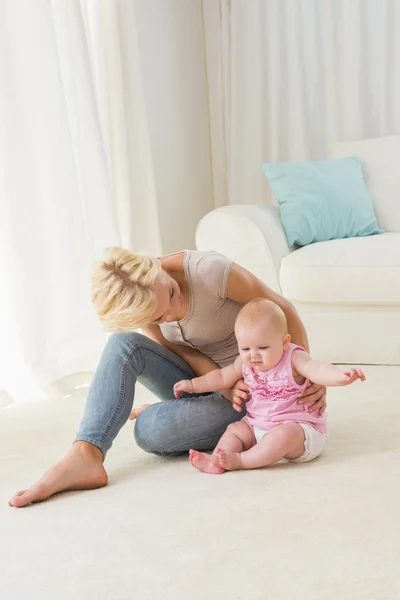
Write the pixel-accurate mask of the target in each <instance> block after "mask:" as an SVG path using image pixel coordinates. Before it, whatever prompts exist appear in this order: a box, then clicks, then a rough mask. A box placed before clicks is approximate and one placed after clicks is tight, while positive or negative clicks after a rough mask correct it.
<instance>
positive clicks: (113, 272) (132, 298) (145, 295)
mask: <svg viewBox="0 0 400 600" xmlns="http://www.w3.org/2000/svg"><path fill="white" fill-rule="evenodd" d="M161 270H162V268H161V263H160V261H159V260H158V259H157V258H153V257H152V256H149V255H148V254H145V253H140V254H135V253H134V252H131V251H130V250H125V249H124V248H118V247H114V248H107V249H106V250H105V253H104V258H103V260H101V261H99V262H98V263H96V265H95V267H94V269H93V276H92V301H93V304H94V307H95V309H96V311H97V314H98V315H99V318H100V321H101V323H102V324H103V328H104V329H105V330H106V331H114V332H117V333H121V332H124V331H133V330H135V329H139V328H140V327H145V326H146V325H148V324H149V323H150V322H151V318H152V315H153V313H154V311H155V309H156V305H157V298H156V295H155V293H154V289H153V286H154V283H155V281H156V278H157V275H159V273H160V272H161Z"/></svg>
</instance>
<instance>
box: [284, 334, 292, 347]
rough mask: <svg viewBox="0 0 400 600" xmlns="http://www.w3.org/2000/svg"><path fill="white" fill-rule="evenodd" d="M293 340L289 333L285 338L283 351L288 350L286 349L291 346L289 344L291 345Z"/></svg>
mask: <svg viewBox="0 0 400 600" xmlns="http://www.w3.org/2000/svg"><path fill="white" fill-rule="evenodd" d="M291 339H292V338H291V337H290V334H289V333H287V334H286V335H285V337H284V338H283V349H284V350H286V348H287V347H288V346H289V344H290V340H291Z"/></svg>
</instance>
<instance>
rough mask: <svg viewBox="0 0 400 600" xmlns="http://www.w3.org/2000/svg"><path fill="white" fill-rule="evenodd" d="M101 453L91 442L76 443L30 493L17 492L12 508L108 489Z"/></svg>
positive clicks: (28, 490)
mask: <svg viewBox="0 0 400 600" xmlns="http://www.w3.org/2000/svg"><path fill="white" fill-rule="evenodd" d="M107 482H108V477H107V473H106V471H105V469H104V467H103V454H102V452H101V451H100V450H99V449H98V448H96V446H93V445H92V444H89V443H88V442H75V444H74V445H73V446H72V448H71V449H70V450H69V452H68V453H67V454H66V455H65V456H64V458H62V459H61V460H60V461H59V462H58V463H56V464H55V465H54V467H52V468H51V469H50V470H49V471H47V473H45V474H44V475H43V477H42V478H41V479H40V480H39V481H38V482H37V483H35V485H33V486H32V487H30V488H29V489H27V490H22V491H20V492H17V493H16V494H15V495H14V496H13V497H12V498H11V500H10V501H9V503H8V504H9V506H15V507H16V508H21V507H22V506H26V505H27V504H31V503H32V502H42V501H43V500H47V499H48V498H50V496H53V494H56V493H57V492H63V491H67V490H91V489H94V488H99V487H104V486H105V485H107Z"/></svg>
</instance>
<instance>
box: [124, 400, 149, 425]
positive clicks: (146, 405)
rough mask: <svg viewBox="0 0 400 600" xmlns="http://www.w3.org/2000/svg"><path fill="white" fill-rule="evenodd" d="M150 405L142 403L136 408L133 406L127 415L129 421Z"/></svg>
mask: <svg viewBox="0 0 400 600" xmlns="http://www.w3.org/2000/svg"><path fill="white" fill-rule="evenodd" d="M148 406H150V404H142V406H138V408H134V409H133V410H132V411H131V414H130V415H129V418H130V420H131V421H134V420H135V419H137V418H138V416H139V415H140V413H142V412H143V411H144V410H146V408H147V407H148Z"/></svg>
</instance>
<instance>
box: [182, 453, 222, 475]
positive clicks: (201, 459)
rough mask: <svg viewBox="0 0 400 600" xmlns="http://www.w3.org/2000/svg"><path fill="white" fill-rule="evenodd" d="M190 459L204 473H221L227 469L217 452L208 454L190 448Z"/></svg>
mask: <svg viewBox="0 0 400 600" xmlns="http://www.w3.org/2000/svg"><path fill="white" fill-rule="evenodd" d="M189 460H190V462H191V463H192V465H193V466H194V467H195V468H196V469H197V470H198V471H201V472H202V473H210V474H211V475H221V473H223V472H224V471H225V469H223V468H222V467H221V465H220V464H219V460H218V456H216V454H206V453H205V452H198V451H197V450H189Z"/></svg>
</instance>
